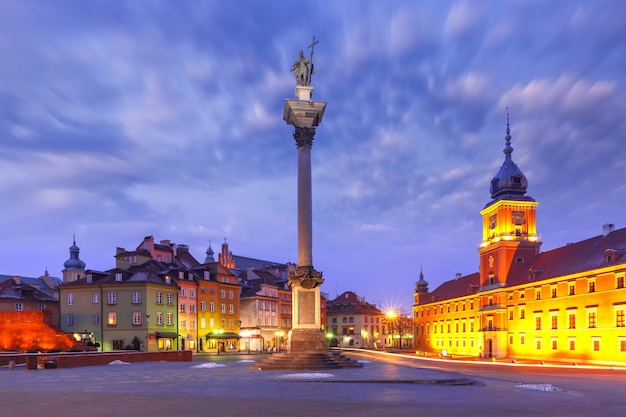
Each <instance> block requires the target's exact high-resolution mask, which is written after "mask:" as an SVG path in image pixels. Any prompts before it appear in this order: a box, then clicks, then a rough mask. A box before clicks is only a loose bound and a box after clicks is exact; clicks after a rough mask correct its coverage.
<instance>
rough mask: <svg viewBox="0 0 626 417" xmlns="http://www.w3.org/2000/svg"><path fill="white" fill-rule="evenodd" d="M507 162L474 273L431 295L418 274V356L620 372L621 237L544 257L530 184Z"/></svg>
mask: <svg viewBox="0 0 626 417" xmlns="http://www.w3.org/2000/svg"><path fill="white" fill-rule="evenodd" d="M506 133H507V134H506V137H505V141H506V146H505V148H504V154H505V160H504V163H503V165H502V167H501V168H500V170H499V171H498V173H497V174H496V176H495V177H494V178H493V180H492V181H491V198H492V200H491V201H490V202H489V203H488V204H487V205H486V206H485V208H484V209H483V210H482V211H481V212H480V214H481V215H482V216H483V238H482V243H481V244H480V248H479V250H478V253H479V256H480V269H479V272H477V273H474V274H471V275H466V276H460V274H459V275H458V276H457V277H456V278H455V279H453V280H450V281H447V282H444V283H443V284H442V285H440V286H439V287H438V288H436V289H435V290H433V291H429V290H428V283H427V282H426V281H425V280H424V277H423V275H422V274H420V280H419V281H418V282H417V284H416V288H415V294H414V305H413V317H414V321H415V348H416V350H417V351H418V352H436V353H439V354H444V355H456V356H474V357H494V358H507V357H508V358H511V359H534V360H545V361H564V362H570V363H598V364H620V363H621V364H626V289H625V288H624V280H625V272H626V257H624V251H625V249H626V228H623V229H619V230H615V228H614V225H612V224H607V225H604V227H603V233H602V234H601V235H598V236H595V237H592V238H590V239H587V240H584V241H581V242H577V243H571V244H568V245H566V246H563V247H560V248H557V249H553V250H550V251H545V252H541V251H540V246H541V239H540V237H539V235H538V234H537V224H536V216H535V215H536V208H537V205H538V204H539V203H538V202H537V201H535V200H534V199H532V198H531V197H529V196H526V195H525V194H526V188H527V186H528V182H527V180H526V177H525V176H524V174H523V173H522V172H521V170H520V169H519V168H518V167H517V165H516V164H515V163H514V162H513V160H512V158H511V153H512V151H513V148H512V147H511V136H510V130H509V126H508V121H507V131H506Z"/></svg>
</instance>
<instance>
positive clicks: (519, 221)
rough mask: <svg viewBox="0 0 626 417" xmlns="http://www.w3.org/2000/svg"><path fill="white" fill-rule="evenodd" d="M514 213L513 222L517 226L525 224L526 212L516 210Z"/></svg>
mask: <svg viewBox="0 0 626 417" xmlns="http://www.w3.org/2000/svg"><path fill="white" fill-rule="evenodd" d="M512 215H513V224H514V225H516V226H521V225H523V224H524V212H523V211H514V212H513V213H512Z"/></svg>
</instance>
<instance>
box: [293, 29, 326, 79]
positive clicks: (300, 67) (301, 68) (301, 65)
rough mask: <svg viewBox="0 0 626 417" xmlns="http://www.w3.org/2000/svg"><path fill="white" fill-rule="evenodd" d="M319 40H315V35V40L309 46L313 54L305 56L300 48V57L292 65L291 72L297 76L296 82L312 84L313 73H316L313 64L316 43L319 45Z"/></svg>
mask: <svg viewBox="0 0 626 417" xmlns="http://www.w3.org/2000/svg"><path fill="white" fill-rule="evenodd" d="M318 43H319V41H316V40H315V36H313V41H312V42H311V45H309V48H311V55H310V56H309V57H308V58H306V57H305V56H304V52H302V49H300V54H299V55H298V59H296V62H294V63H293V65H292V66H291V72H293V75H295V76H296V84H297V85H303V86H306V87H308V86H310V85H311V75H313V74H315V68H314V66H313V51H314V49H315V45H317V44H318Z"/></svg>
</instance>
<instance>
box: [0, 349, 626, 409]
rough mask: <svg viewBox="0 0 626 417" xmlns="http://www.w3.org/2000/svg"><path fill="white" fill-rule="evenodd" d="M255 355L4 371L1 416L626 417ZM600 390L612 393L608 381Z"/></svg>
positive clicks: (438, 378)
mask: <svg viewBox="0 0 626 417" xmlns="http://www.w3.org/2000/svg"><path fill="white" fill-rule="evenodd" d="M258 358H259V357H258V356H251V357H248V356H239V355H238V356H227V355H222V356H200V355H198V356H196V357H194V361H193V362H143V363H133V364H119V365H113V364H111V365H107V366H91V367H83V368H68V369H47V370H37V371H27V370H24V369H23V368H18V369H16V370H8V369H6V368H4V369H2V370H0V415H1V416H4V417H13V416H22V417H24V416H26V417H28V416H38V417H40V416H51V417H55V416H64V417H72V416H81V417H83V416H116V415H132V416H173V415H176V416H192V415H193V416H220V417H226V416H232V417H234V416H279V417H283V416H284V417H287V416H289V417H291V416H296V417H297V416H303V417H304V416H336V415H345V416H351V415H358V416H377V417H381V416H421V415H424V416H426V415H427V416H460V415H478V414H480V415H481V416H492V415H493V416H509V415H512V416H526V415H535V414H539V413H541V414H543V415H546V416H560V415H563V416H565V415H567V416H577V415H586V416H589V415H599V416H603V415H607V416H608V415H626V402H623V403H622V400H621V398H620V397H619V396H616V397H617V398H614V399H613V400H611V398H613V397H612V396H611V395H610V393H607V395H606V396H600V395H599V394H598V393H597V392H596V393H592V394H593V395H588V394H589V393H588V392H586V391H584V386H585V384H583V383H582V382H581V384H573V385H572V386H571V388H572V389H560V388H558V387H555V389H554V390H549V392H546V390H537V389H532V387H533V386H532V385H530V384H526V385H527V386H526V387H522V385H520V384H519V383H518V382H515V381H511V380H509V378H508V377H503V378H497V377H496V378H487V379H485V378H482V377H481V378H477V379H475V378H473V377H472V376H471V375H469V376H468V375H463V374H460V373H456V372H449V371H444V370H435V369H424V368H420V367H419V366H418V367H414V366H406V365H396V364H392V363H386V362H379V361H378V360H375V358H371V359H367V360H366V359H361V358H359V359H360V360H362V362H363V363H364V366H363V368H361V369H344V370H332V371H318V372H290V371H269V372H261V371H255V370H251V369H249V368H248V365H250V364H251V362H252V361H253V360H255V359H258ZM525 378H526V379H527V380H528V379H529V377H528V376H526V377H525ZM531 379H532V378H531ZM468 380H476V381H477V382H478V383H477V384H473V385H456V386H451V385H447V384H446V383H442V382H450V381H456V382H459V381H461V382H463V381H465V382H467V381H468ZM536 382H541V381H540V380H538V381H536ZM598 383H599V384H600V385H602V384H607V385H609V386H610V381H609V380H600V381H599V382H598ZM544 386H545V385H544ZM528 387H531V389H527V388H528ZM578 387H581V388H578ZM597 388H598V385H597V384H596V385H594V389H597ZM618 389H623V386H619V387H618ZM594 402H602V404H594ZM620 407H621V408H620Z"/></svg>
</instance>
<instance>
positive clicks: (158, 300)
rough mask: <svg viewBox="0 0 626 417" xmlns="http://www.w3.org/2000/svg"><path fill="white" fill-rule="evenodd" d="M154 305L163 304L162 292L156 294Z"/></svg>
mask: <svg viewBox="0 0 626 417" xmlns="http://www.w3.org/2000/svg"><path fill="white" fill-rule="evenodd" d="M156 303H157V304H163V293H162V292H158V293H156Z"/></svg>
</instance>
